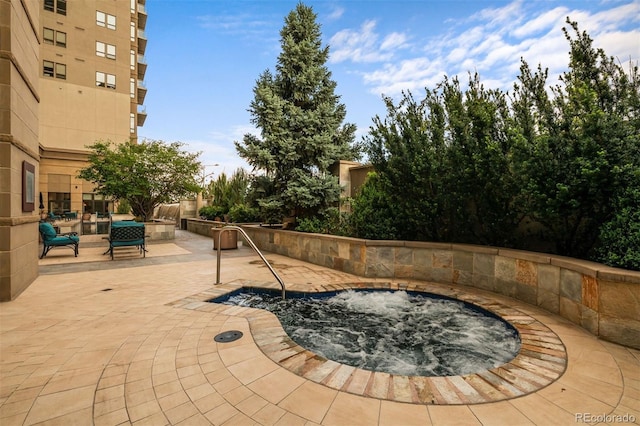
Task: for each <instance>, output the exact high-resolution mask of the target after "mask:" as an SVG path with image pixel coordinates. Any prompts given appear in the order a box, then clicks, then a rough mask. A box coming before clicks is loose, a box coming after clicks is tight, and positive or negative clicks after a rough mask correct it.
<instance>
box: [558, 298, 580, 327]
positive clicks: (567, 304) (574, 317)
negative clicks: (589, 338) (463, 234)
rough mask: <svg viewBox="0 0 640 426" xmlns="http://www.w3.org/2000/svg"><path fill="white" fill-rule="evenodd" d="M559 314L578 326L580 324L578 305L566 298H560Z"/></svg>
mask: <svg viewBox="0 0 640 426" xmlns="http://www.w3.org/2000/svg"><path fill="white" fill-rule="evenodd" d="M559 313H560V315H561V316H563V317H564V318H566V319H568V320H569V321H571V322H572V323H574V324H580V323H581V322H582V318H581V314H580V305H579V304H578V303H576V302H575V301H573V300H572V299H567V298H566V297H560V310H559Z"/></svg>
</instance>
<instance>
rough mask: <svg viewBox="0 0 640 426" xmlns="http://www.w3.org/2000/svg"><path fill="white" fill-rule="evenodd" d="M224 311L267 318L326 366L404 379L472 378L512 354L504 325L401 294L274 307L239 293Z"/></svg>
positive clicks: (468, 308)
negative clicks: (249, 310)
mask: <svg viewBox="0 0 640 426" xmlns="http://www.w3.org/2000/svg"><path fill="white" fill-rule="evenodd" d="M223 303H226V304H232V305H239V306H249V307H253V308H260V309H266V310H269V311H271V312H273V313H274V314H275V315H276V316H277V317H278V319H279V320H280V322H281V324H282V326H283V328H284V330H285V331H286V332H287V334H288V335H289V336H290V337H291V338H292V339H293V340H294V341H295V342H296V343H297V344H299V345H300V346H302V347H304V348H306V349H308V350H310V351H312V352H315V353H316V354H318V355H321V356H323V357H325V358H327V359H331V360H333V361H336V362H340V363H343V364H347V365H350V366H354V367H358V368H363V369H367V370H372V371H381V372H387V373H390V374H397V375H406V376H453V375H464V374H471V373H478V372H481V371H485V370H487V369H490V368H493V367H498V366H500V365H502V364H504V363H506V362H509V361H510V360H511V359H513V358H514V357H515V355H516V354H517V353H518V351H519V349H520V338H519V336H518V333H517V332H516V330H515V329H514V328H513V327H511V326H510V325H509V324H508V323H507V322H506V321H504V320H502V319H500V318H498V317H496V316H494V315H493V314H490V313H489V312H486V311H483V310H481V309H479V308H476V307H473V306H472V305H468V304H465V303H464V302H461V301H458V300H454V299H448V298H443V297H440V296H435V295H429V294H424V293H407V292H405V291H393V292H392V291H352V290H349V291H344V292H339V293H337V294H335V295H332V296H330V297H327V296H324V297H319V296H313V297H304V298H300V297H298V298H296V297H289V298H287V299H285V300H282V299H281V298H280V297H278V296H277V295H276V294H269V293H251V292H245V293H240V294H237V295H233V296H231V297H230V298H229V299H228V300H227V301H225V302H223Z"/></svg>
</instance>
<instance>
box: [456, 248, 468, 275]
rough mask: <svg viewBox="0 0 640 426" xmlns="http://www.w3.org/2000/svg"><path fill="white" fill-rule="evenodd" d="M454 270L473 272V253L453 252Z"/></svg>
mask: <svg viewBox="0 0 640 426" xmlns="http://www.w3.org/2000/svg"><path fill="white" fill-rule="evenodd" d="M452 254H453V269H456V270H460V271H466V272H469V273H472V272H473V253H471V252H466V251H455V250H454V251H453V252H452Z"/></svg>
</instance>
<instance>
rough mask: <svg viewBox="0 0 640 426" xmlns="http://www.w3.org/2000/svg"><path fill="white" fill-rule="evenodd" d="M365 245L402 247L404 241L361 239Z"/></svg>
mask: <svg viewBox="0 0 640 426" xmlns="http://www.w3.org/2000/svg"><path fill="white" fill-rule="evenodd" d="M363 241H364V245H365V246H367V247H379V246H386V247H404V245H405V242H404V241H401V240H363Z"/></svg>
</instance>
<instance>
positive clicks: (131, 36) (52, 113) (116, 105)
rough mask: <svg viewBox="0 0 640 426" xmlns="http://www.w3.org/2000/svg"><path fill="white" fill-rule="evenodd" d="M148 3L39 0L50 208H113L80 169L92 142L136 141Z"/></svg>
mask: <svg viewBox="0 0 640 426" xmlns="http://www.w3.org/2000/svg"><path fill="white" fill-rule="evenodd" d="M144 2H145V0H84V1H78V0H69V1H67V0H43V1H41V2H40V3H41V4H42V10H41V11H40V30H41V40H42V42H41V44H40V66H41V72H40V82H39V89H40V124H39V141H40V173H39V183H40V192H41V193H42V196H43V205H44V210H46V211H51V212H54V213H56V214H63V213H64V212H76V213H78V214H79V215H81V214H82V213H84V212H91V213H103V212H108V211H113V205H112V202H111V201H109V200H105V199H103V196H102V195H99V194H96V193H95V192H94V189H93V186H92V185H91V183H89V182H86V181H82V180H80V179H78V178H77V177H76V175H77V173H78V170H79V169H80V168H82V167H84V166H85V165H86V158H87V148H86V147H87V146H88V145H91V144H93V143H94V142H96V141H98V140H110V141H112V142H116V143H123V142H127V141H129V140H136V139H137V129H138V126H142V125H143V124H144V120H145V118H146V113H145V111H144V109H143V106H142V105H143V103H144V98H145V95H146V88H145V86H144V83H143V80H144V75H145V72H146V62H145V60H144V52H145V49H146V45H147V39H146V37H145V33H144V29H145V25H146V22H147V14H146V10H145V7H144Z"/></svg>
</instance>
